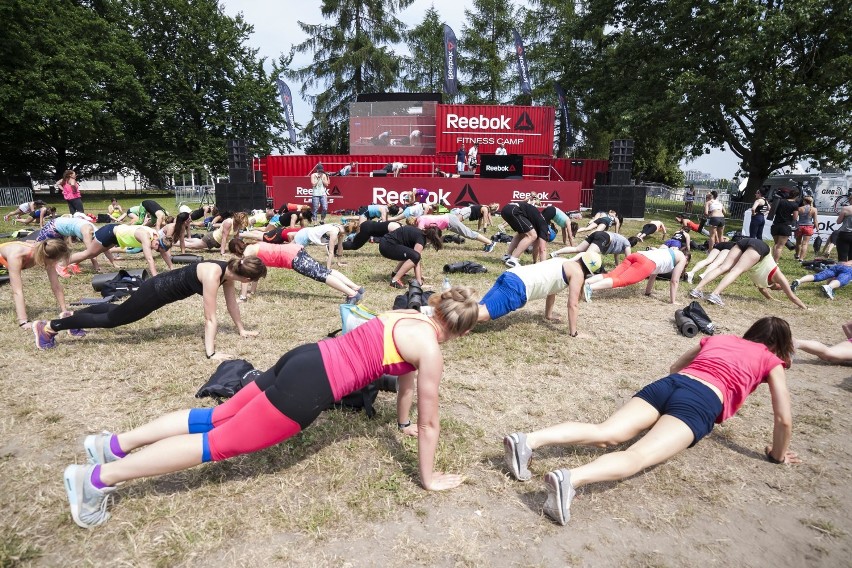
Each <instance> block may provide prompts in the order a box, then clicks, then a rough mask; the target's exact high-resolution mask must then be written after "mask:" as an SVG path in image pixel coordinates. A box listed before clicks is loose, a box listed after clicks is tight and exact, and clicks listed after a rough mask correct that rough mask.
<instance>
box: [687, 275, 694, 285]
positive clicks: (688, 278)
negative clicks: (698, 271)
mask: <svg viewBox="0 0 852 568" xmlns="http://www.w3.org/2000/svg"><path fill="white" fill-rule="evenodd" d="M693 276H695V273H694V272H687V273H686V281H687V282H688V283H689V284H692V277H693Z"/></svg>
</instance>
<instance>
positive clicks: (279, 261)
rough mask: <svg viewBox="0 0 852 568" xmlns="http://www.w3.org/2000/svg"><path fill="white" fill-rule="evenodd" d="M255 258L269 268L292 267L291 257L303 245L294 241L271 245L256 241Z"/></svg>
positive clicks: (299, 250)
mask: <svg viewBox="0 0 852 568" xmlns="http://www.w3.org/2000/svg"><path fill="white" fill-rule="evenodd" d="M257 247H258V248H257V258H259V259H260V260H262V261H263V264H265V265H266V266H268V267H270V268H289V269H291V270H292V268H293V259H294V258H296V255H297V254H299V252H301V250H302V249H303V248H305V247H303V246H302V245H298V244H296V243H289V244H286V245H273V244H270V243H257Z"/></svg>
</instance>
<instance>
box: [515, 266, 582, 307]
mask: <svg viewBox="0 0 852 568" xmlns="http://www.w3.org/2000/svg"><path fill="white" fill-rule="evenodd" d="M566 262H571V261H570V260H567V259H565V258H549V259H547V260H545V261H544V262H539V263H537V264H528V265H525V266H518V267H515V268H511V269H509V271H508V272H511V273H513V274H514V275H515V276H517V277H518V278H520V279H521V282H523V283H524V288H526V291H527V301H528V302H529V301H530V300H540V299H542V298H546V297H548V296H550V295H551V294H556V293H557V292H561V291H562V290H564V289H565V288H567V287H568V283H567V282H566V281H565V274H564V272H563V270H562V269H563V265H564V264H565V263H566Z"/></svg>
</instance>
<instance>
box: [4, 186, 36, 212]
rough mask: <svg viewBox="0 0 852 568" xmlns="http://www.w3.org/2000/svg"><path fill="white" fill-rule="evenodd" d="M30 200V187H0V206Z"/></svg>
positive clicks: (15, 204) (31, 197) (9, 205)
mask: <svg viewBox="0 0 852 568" xmlns="http://www.w3.org/2000/svg"><path fill="white" fill-rule="evenodd" d="M32 200H33V188H31V187H0V207H17V206H18V205H20V204H21V203H27V202H29V201H32Z"/></svg>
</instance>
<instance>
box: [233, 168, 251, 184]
mask: <svg viewBox="0 0 852 568" xmlns="http://www.w3.org/2000/svg"><path fill="white" fill-rule="evenodd" d="M228 181H230V182H231V183H245V182H247V181H248V182H251V181H254V179H253V177H252V176H251V172H250V171H248V170H247V169H245V168H228Z"/></svg>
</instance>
